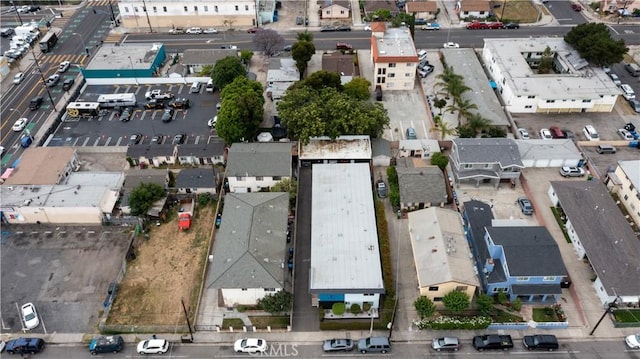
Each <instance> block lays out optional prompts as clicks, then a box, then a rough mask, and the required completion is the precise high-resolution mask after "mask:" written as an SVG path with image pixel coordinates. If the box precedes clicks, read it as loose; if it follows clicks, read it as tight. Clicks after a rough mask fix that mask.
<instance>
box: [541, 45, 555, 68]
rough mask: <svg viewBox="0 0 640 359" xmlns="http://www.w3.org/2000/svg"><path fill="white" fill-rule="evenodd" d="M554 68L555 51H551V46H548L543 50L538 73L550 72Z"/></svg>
mask: <svg viewBox="0 0 640 359" xmlns="http://www.w3.org/2000/svg"><path fill="white" fill-rule="evenodd" d="M551 70H553V53H552V52H551V48H550V47H549V46H547V47H546V48H545V49H544V52H542V58H541V59H540V64H539V65H538V73H539V74H548V73H550V72H551Z"/></svg>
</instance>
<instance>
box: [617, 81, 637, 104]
mask: <svg viewBox="0 0 640 359" xmlns="http://www.w3.org/2000/svg"><path fill="white" fill-rule="evenodd" d="M620 90H622V96H623V97H624V98H625V100H627V101H630V100H635V99H636V93H635V92H633V88H631V86H629V85H627V84H622V85H620Z"/></svg>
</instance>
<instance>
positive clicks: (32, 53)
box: [31, 47, 58, 112]
mask: <svg viewBox="0 0 640 359" xmlns="http://www.w3.org/2000/svg"><path fill="white" fill-rule="evenodd" d="M31 55H33V61H34V63H35V64H36V68H37V69H38V72H39V73H40V79H41V80H42V84H43V85H44V88H45V90H46V91H47V95H49V101H51V106H52V107H53V111H54V112H58V109H56V103H55V102H53V97H52V96H51V92H49V87H48V86H47V80H45V79H44V75H43V74H42V69H40V63H38V58H37V57H36V52H35V50H33V47H32V48H31Z"/></svg>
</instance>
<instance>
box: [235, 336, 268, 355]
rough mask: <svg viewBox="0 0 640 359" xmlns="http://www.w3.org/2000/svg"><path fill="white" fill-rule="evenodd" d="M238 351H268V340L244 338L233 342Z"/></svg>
mask: <svg viewBox="0 0 640 359" xmlns="http://www.w3.org/2000/svg"><path fill="white" fill-rule="evenodd" d="M233 351H235V352H236V353H264V352H266V351H267V341H266V340H264V339H258V338H243V339H238V340H236V342H235V343H233Z"/></svg>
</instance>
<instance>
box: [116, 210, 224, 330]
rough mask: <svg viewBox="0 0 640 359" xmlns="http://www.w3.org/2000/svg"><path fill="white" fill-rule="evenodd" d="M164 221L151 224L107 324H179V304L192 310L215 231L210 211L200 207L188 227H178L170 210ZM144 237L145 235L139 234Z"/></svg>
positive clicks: (180, 310) (182, 321) (183, 321)
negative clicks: (212, 233)
mask: <svg viewBox="0 0 640 359" xmlns="http://www.w3.org/2000/svg"><path fill="white" fill-rule="evenodd" d="M168 218H171V219H170V220H169V221H168V222H167V223H163V224H162V225H161V226H158V227H156V226H154V225H152V226H151V229H150V231H149V233H148V236H149V239H148V240H144V241H142V243H141V244H140V245H139V246H138V248H137V250H136V259H134V260H133V261H131V262H130V263H129V265H128V267H127V273H126V274H125V277H124V280H123V281H122V283H120V291H119V293H118V296H117V297H116V300H115V302H114V304H113V307H112V309H111V312H110V313H109V319H108V321H107V324H108V325H114V324H115V325H120V324H123V325H137V326H144V325H183V324H185V323H186V321H185V318H184V312H183V311H182V306H181V304H180V300H181V299H182V300H184V302H185V305H186V306H187V308H189V307H190V308H192V309H193V310H195V303H196V299H197V296H198V294H199V288H200V284H201V282H202V273H203V266H204V264H205V260H206V256H207V249H208V246H209V243H210V237H211V230H212V227H213V207H212V206H211V205H207V206H206V207H205V206H198V207H197V209H196V217H195V219H194V220H193V222H192V225H191V228H190V229H189V230H187V231H181V230H180V229H179V228H178V221H177V216H176V209H175V208H174V209H173V210H172V212H171V213H170V215H169V216H168ZM142 235H144V234H142Z"/></svg>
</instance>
